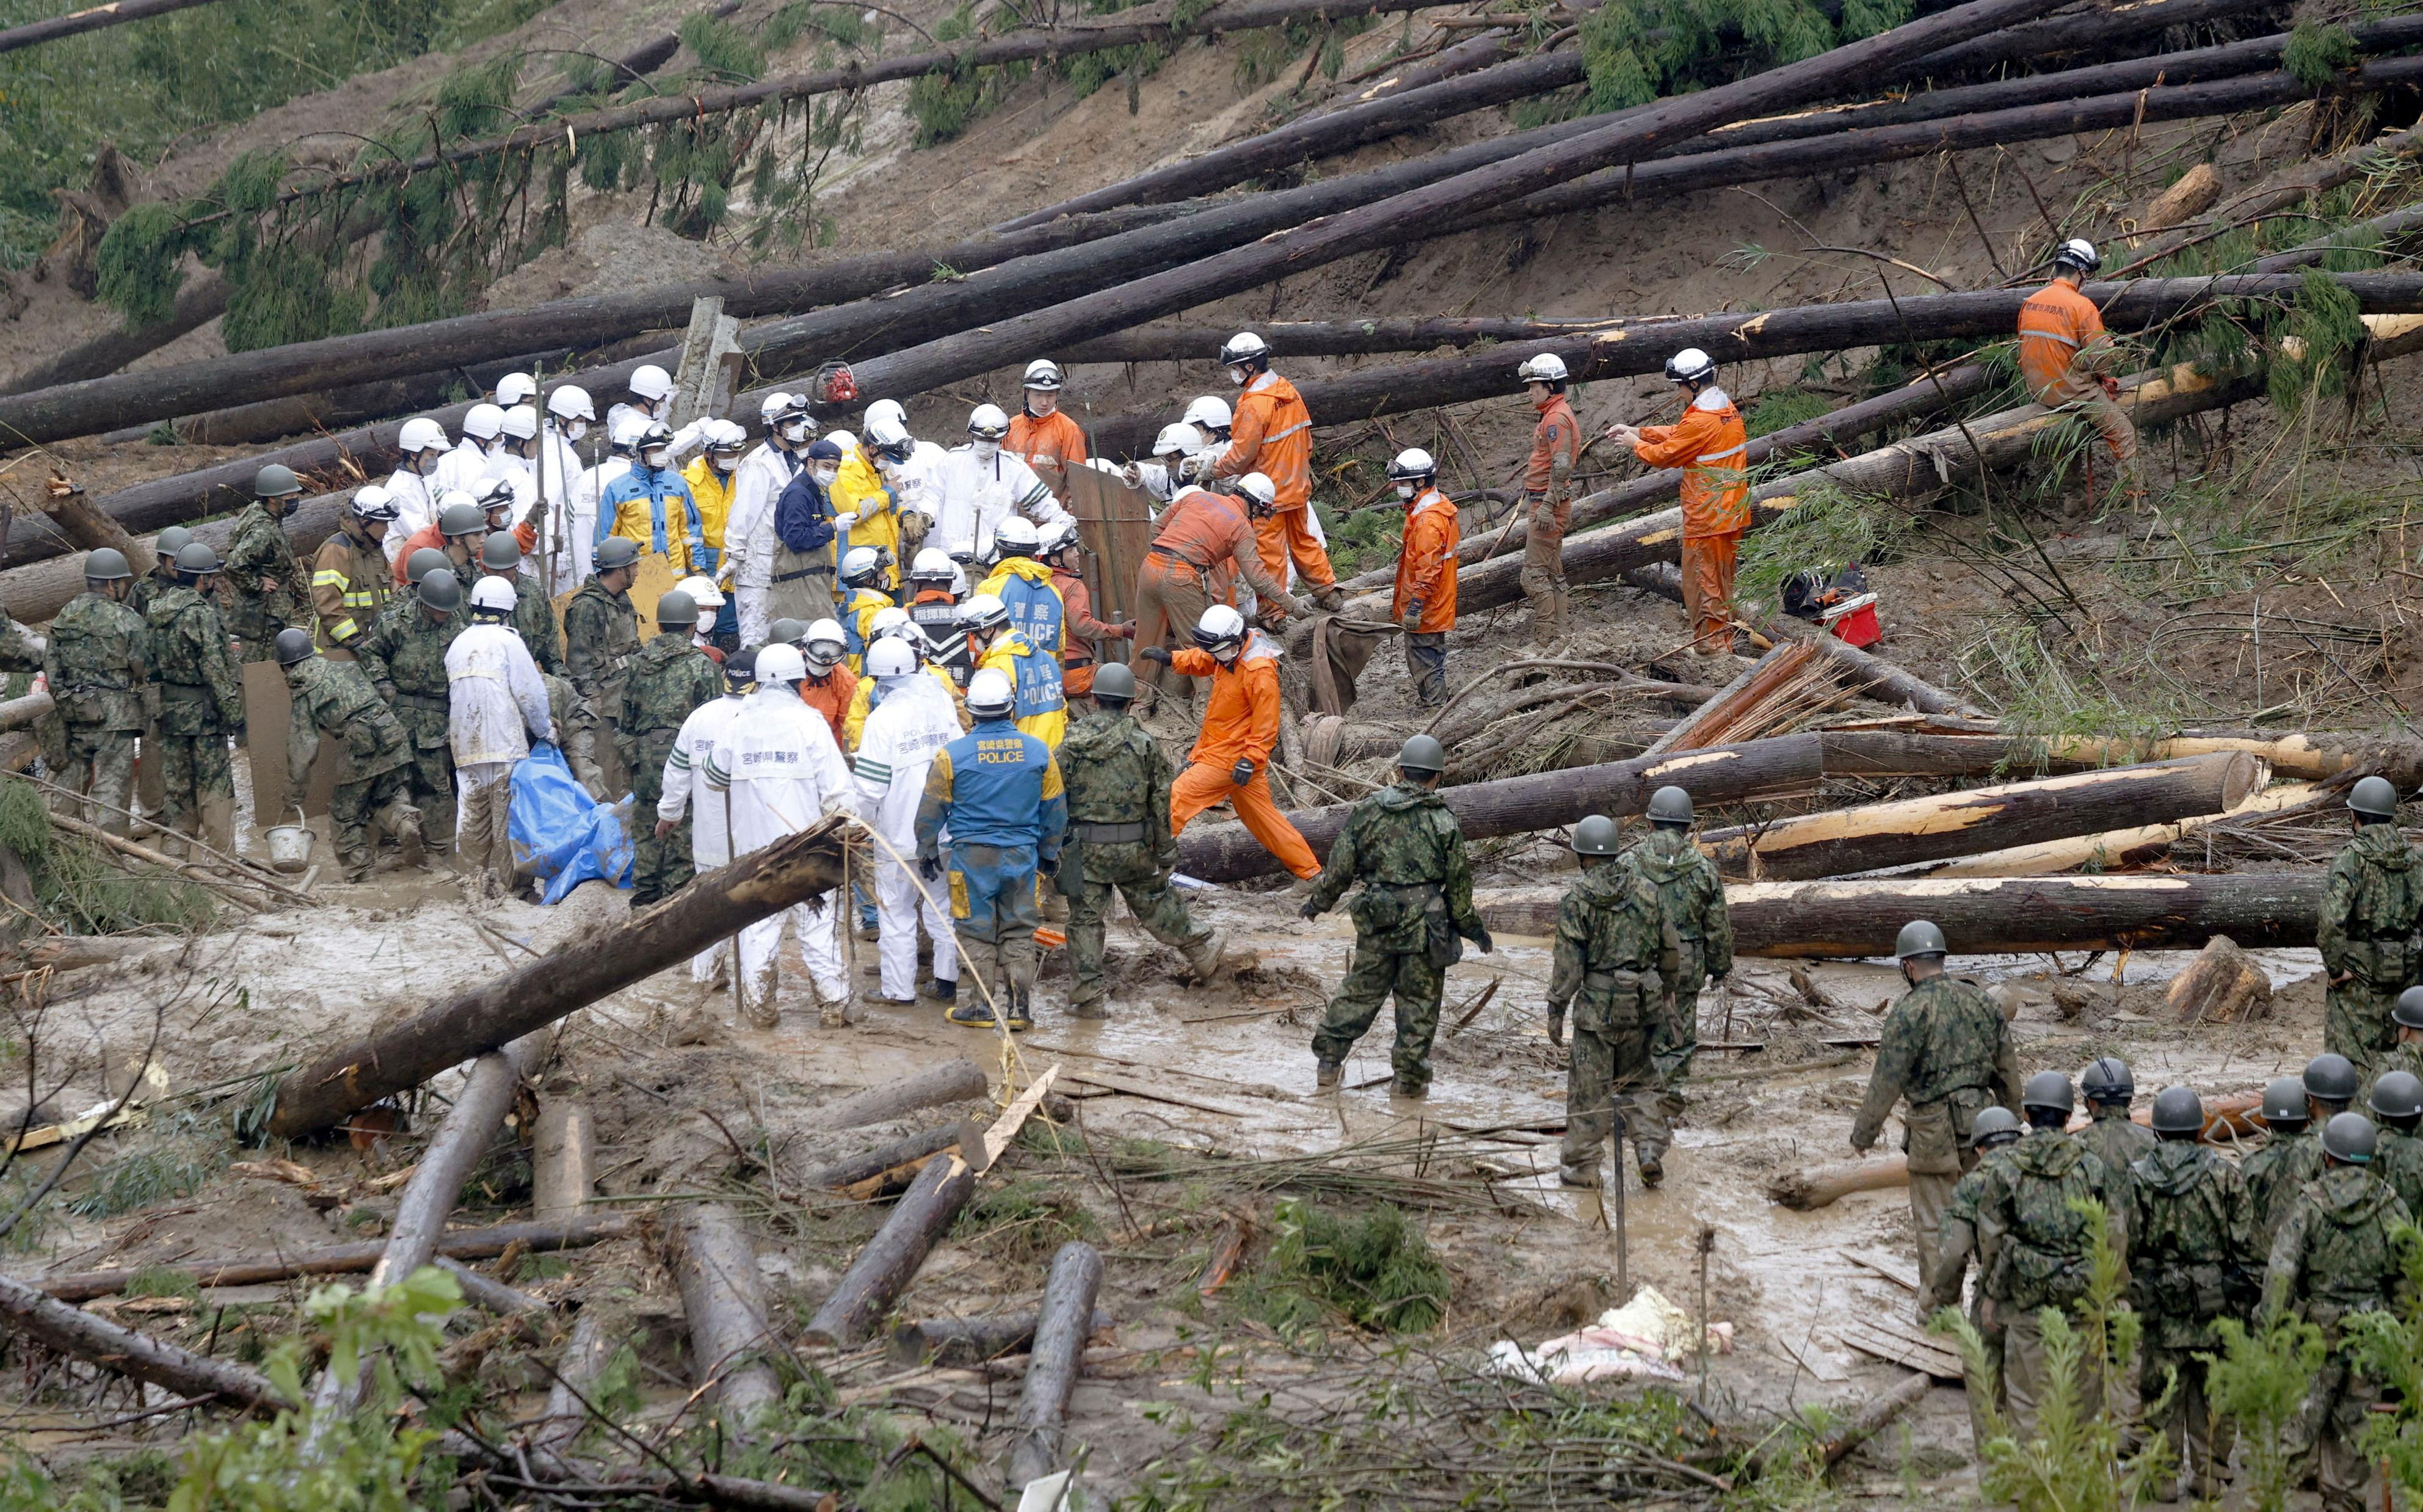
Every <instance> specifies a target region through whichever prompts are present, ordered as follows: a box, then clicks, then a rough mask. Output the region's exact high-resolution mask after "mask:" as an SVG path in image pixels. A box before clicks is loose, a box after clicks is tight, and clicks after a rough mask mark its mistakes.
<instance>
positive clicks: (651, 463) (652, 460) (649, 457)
mask: <svg viewBox="0 0 2423 1512" xmlns="http://www.w3.org/2000/svg"><path fill="white" fill-rule="evenodd" d="M672 455H673V453H672V452H671V451H669V450H667V449H666V448H664V447H661V446H652V447H649V448H648V449H647V450H646V451H643V452H641V454H640V465H641V467H643V468H660V467H663V466H664V465H665V462H666V461H667V459H669V458H670V457H671V456H672Z"/></svg>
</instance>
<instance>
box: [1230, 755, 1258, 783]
mask: <svg viewBox="0 0 2423 1512" xmlns="http://www.w3.org/2000/svg"><path fill="white" fill-rule="evenodd" d="M1228 780H1229V781H1230V782H1233V783H1235V784H1236V785H1237V786H1238V787H1240V788H1243V786H1245V784H1247V783H1249V782H1251V781H1253V780H1254V758H1253V757H1251V756H1239V757H1238V758H1237V764H1236V765H1235V766H1233V767H1230V768H1229V769H1228Z"/></svg>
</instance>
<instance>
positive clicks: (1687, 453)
mask: <svg viewBox="0 0 2423 1512" xmlns="http://www.w3.org/2000/svg"><path fill="white" fill-rule="evenodd" d="M1666 376H1667V377H1668V378H1670V379H1671V380H1672V381H1673V383H1674V384H1675V386H1676V387H1678V388H1679V389H1681V390H1682V391H1683V397H1684V409H1683V418H1682V419H1681V420H1680V421H1678V422H1675V423H1674V424H1671V425H1610V426H1608V427H1607V439H1609V440H1611V441H1614V442H1616V443H1617V444H1619V445H1622V446H1628V447H1630V448H1632V454H1633V455H1634V456H1637V457H1639V459H1640V460H1641V461H1642V462H1644V463H1646V464H1647V465H1648V466H1650V467H1653V468H1679V469H1681V470H1682V472H1683V485H1682V496H1683V615H1684V617H1685V618H1686V619H1687V620H1688V621H1690V629H1691V653H1692V655H1694V656H1702V657H1722V656H1731V655H1732V654H1733V649H1734V632H1733V619H1734V562H1735V560H1736V559H1737V558H1739V556H1740V555H1741V538H1742V536H1743V535H1744V534H1745V533H1748V532H1749V530H1750V474H1749V473H1748V472H1747V471H1745V470H1743V467H1742V454H1743V453H1745V452H1746V451H1748V450H1749V448H1750V432H1749V431H1748V430H1747V429H1746V428H1745V427H1744V426H1743V424H1742V418H1741V411H1739V410H1737V409H1735V408H1734V402H1733V400H1732V399H1731V398H1729V397H1728V396H1727V395H1726V393H1725V391H1724V390H1722V389H1719V388H1718V387H1717V363H1716V359H1715V358H1711V357H1710V356H1708V354H1707V353H1705V352H1702V351H1701V350H1700V349H1699V348H1698V347H1696V346H1687V347H1685V348H1684V349H1683V350H1682V351H1680V352H1677V353H1675V354H1674V355H1673V356H1672V357H1671V358H1667V359H1666Z"/></svg>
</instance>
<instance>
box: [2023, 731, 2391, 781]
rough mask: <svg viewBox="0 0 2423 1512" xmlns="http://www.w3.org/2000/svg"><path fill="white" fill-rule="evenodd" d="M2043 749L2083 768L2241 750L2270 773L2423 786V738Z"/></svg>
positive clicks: (2199, 734) (2098, 743)
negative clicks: (2377, 778) (2352, 776)
mask: <svg viewBox="0 0 2423 1512" xmlns="http://www.w3.org/2000/svg"><path fill="white" fill-rule="evenodd" d="M2042 749H2043V750H2044V752H2045V754H2046V755H2047V756H2049V757H2051V759H2053V760H2055V761H2074V762H2078V763H2081V764H2082V765H2084V766H2111V765H2116V764H2118V763H2122V762H2130V761H2162V760H2167V759H2169V758H2171V757H2173V756H2203V755H2205V754H2206V753H2208V752H2211V751H2244V752H2246V753H2247V754H2248V755H2250V756H2258V757H2260V758H2262V760H2263V761H2264V762H2266V763H2267V764H2269V765H2270V767H2271V768H2272V770H2273V772H2279V773H2281V774H2283V775H2285V776H2291V777H2302V778H2305V779H2307V780H2309V781H2320V780H2321V779H2323V778H2326V777H2336V776H2337V775H2338V774H2339V773H2341V772H2376V773H2378V774H2380V775H2382V776H2384V777H2387V778H2388V779H2389V780H2390V781H2391V782H2393V783H2396V784H2397V785H2398V786H2399V788H2402V789H2412V788H2417V787H2423V740H2414V739H2411V738H2409V737H2405V736H2397V735H2382V734H2378V733H2375V732H2372V731H2350V732H2345V733H2338V732H2333V731H2329V730H2305V731H2301V732H2300V733H2298V734H2295V735H2285V736H2270V735H2261V734H2257V733H2255V732H2252V731H2249V732H2245V733H2237V732H2230V731H2222V730H2186V731H2181V732H2180V733H2178V734H2177V735H2169V736H2164V737H2162V738H2160V739H2157V740H2113V739H2110V738H2108V737H2104V736H2086V735H2065V736H2055V737H2052V738H2051V739H2049V740H2045V741H2043V742H2042Z"/></svg>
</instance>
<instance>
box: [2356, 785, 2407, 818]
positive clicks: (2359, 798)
mask: <svg viewBox="0 0 2423 1512" xmlns="http://www.w3.org/2000/svg"><path fill="white" fill-rule="evenodd" d="M2347 804H2348V807H2349V808H2351V809H2353V810H2354V811H2355V812H2356V813H2359V814H2362V815H2363V816H2365V817H2366V818H2367V819H2396V818H2397V817H2398V789H2397V788H2395V787H2393V786H2391V784H2390V781H2389V779H2388V778H2387V777H2367V778H2365V779H2364V780H2363V781H2362V782H2359V783H2357V784H2356V785H2355V787H2354V788H2353V789H2352V790H2351V791H2350V792H2349V793H2348V801H2347Z"/></svg>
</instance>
